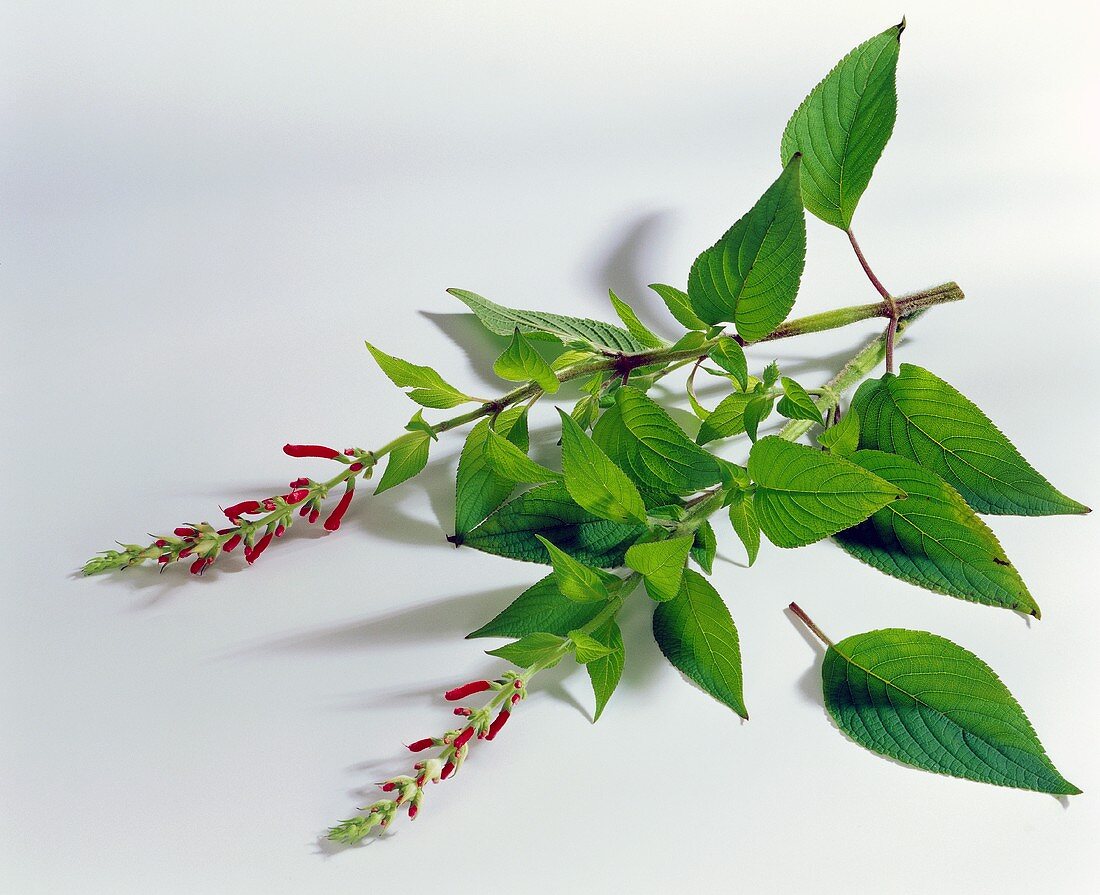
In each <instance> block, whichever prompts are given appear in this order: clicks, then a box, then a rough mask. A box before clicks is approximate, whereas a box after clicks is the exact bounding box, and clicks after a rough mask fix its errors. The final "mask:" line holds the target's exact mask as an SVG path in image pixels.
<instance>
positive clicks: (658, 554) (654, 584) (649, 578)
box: [626, 535, 695, 603]
mask: <svg viewBox="0 0 1100 895" xmlns="http://www.w3.org/2000/svg"><path fill="white" fill-rule="evenodd" d="M694 540H695V538H694V537H693V536H691V535H688V536H687V537H682V538H671V539H669V540H667V541H649V542H647V543H644V544H635V545H634V546H633V547H631V548H630V549H629V550H627V551H626V564H627V566H628V567H630V568H631V569H633V570H634V571H635V572H641V573H642V577H643V579H644V580H645V589H646V592H647V593H648V594H649V595H650V596H651V597H652V598H653V599H654V600H656V601H657V602H658V603H661V602H664V601H665V600H671V599H673V598H674V597H675V596H676V595H677V594H678V593H679V592H680V584H681V583H682V582H683V580H684V566H685V564H686V563H687V558H688V553H689V552H690V551H691V545H692V543H693V542H694Z"/></svg>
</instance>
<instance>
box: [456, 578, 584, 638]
mask: <svg viewBox="0 0 1100 895" xmlns="http://www.w3.org/2000/svg"><path fill="white" fill-rule="evenodd" d="M601 609H602V607H601V606H600V605H599V604H598V603H578V602H577V601H576V600H570V599H569V598H568V597H566V596H564V595H563V594H562V592H561V591H560V590H559V589H558V580H557V578H556V577H555V576H554V574H553V573H551V574H549V575H547V576H546V577H545V578H542V579H540V580H538V581H536V582H535V583H534V584H532V585H531V586H530V587H529V588H527V590H525V591H524V592H523V593H521V594H520V595H519V596H518V597H516V599H515V600H513V601H512V603H511V604H510V605H509V606H507V607H505V608H504V609H503V610H502V611H501V612H500V613H498V614H497V615H496V616H495V617H494V618H493V619H492V620H491V621H488V622H486V623H485V624H484V625H482V626H481V627H480V628H478V629H477V630H476V631H473V632H471V633H469V634H467V635H466V639H467V640H470V639H473V638H475V637H522V636H524V635H525V634H534V633H536V632H538V631H544V632H546V633H549V634H557V635H558V636H559V637H564V636H565V635H566V634H568V633H569V632H570V631H573V630H576V629H577V628H582V627H584V626H585V625H586V624H588V622H590V621H592V619H594V618H595V617H596V615H597V613H599V612H600V611H601Z"/></svg>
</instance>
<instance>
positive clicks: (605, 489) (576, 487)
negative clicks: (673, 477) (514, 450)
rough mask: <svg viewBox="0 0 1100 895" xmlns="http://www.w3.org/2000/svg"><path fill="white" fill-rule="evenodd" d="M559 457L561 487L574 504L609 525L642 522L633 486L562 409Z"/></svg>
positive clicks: (639, 498) (642, 513) (642, 511)
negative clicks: (561, 474)
mask: <svg viewBox="0 0 1100 895" xmlns="http://www.w3.org/2000/svg"><path fill="white" fill-rule="evenodd" d="M558 413H559V414H560V415H561V457H562V469H563V470H564V473H565V487H566V490H567V491H568V492H569V496H570V497H572V498H573V499H574V500H575V501H576V502H577V503H578V504H580V505H581V506H582V507H584V508H585V509H586V510H588V511H589V512H590V513H594V514H595V515H597V516H600V517H602V518H604V519H610V520H612V521H613V522H623V523H630V522H645V521H646V512H645V503H643V502H642V495H641V494H639V493H638V489H637V488H636V487H635V486H634V483H633V482H632V481H631V480H630V479H629V478H627V475H626V473H624V472H623V471H622V470H621V469H619V467H618V466H616V465H615V464H614V463H612V462H611V460H610V459H609V458H608V456H607V454H605V453H604V452H603V451H602V450H601V449H600V448H599V446H598V445H597V444H596V443H595V442H594V441H593V440H592V439H591V438H589V437H588V436H587V435H586V434H585V432H584V430H583V429H581V427H580V426H579V425H577V424H576V423H575V422H573V420H572V419H571V418H570V417H569V414H567V413H565V411H563V410H560V409H559V410H558Z"/></svg>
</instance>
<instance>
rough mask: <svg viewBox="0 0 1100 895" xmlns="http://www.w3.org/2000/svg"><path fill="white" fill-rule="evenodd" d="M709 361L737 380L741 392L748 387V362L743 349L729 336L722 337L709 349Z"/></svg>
mask: <svg viewBox="0 0 1100 895" xmlns="http://www.w3.org/2000/svg"><path fill="white" fill-rule="evenodd" d="M710 359H711V360H712V361H714V362H715V363H716V364H718V366H720V367H721V368H722V369H723V370H725V371H726V372H727V373H729V374H730V375H731V376H733V378H734V379H736V380H737V384H738V385H739V386H741V391H746V390H747V389H748V387H749V362H748V361H747V360H746V359H745V351H744V349H743V348H742V347H741V346H740V345H738V344H737V342H736V341H734V339H733V338H732V337H731V336H722V338H720V339H719V340H718V344H717V345H715V346H714V348H712V349H711V352H710Z"/></svg>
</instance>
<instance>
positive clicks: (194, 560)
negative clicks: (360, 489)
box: [83, 444, 375, 575]
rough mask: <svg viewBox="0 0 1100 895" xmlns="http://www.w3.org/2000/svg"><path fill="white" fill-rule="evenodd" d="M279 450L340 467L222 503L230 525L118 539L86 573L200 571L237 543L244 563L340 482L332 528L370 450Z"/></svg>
mask: <svg viewBox="0 0 1100 895" xmlns="http://www.w3.org/2000/svg"><path fill="white" fill-rule="evenodd" d="M283 452H284V453H285V454H287V455H288V456H291V457H295V458H299V459H302V458H316V459H322V460H334V461H336V462H338V463H340V464H341V465H342V467H343V468H342V469H341V470H340V472H339V473H337V474H336V475H335V476H333V477H332V478H331V479H329V480H327V481H316V480H314V479H311V478H308V477H304V476H303V477H301V478H297V479H295V480H294V481H293V482H291V483H290V485H289V488H290V490H289V491H287V492H286V493H285V494H278V495H275V496H273V497H267V498H264V499H262V500H243V501H241V502H239V503H235V504H233V505H232V506H229V507H226V508H225V509H223V510H222V512H223V513H224V514H225V517H226V520H227V521H228V523H229V524H228V526H225V527H222V528H218V527H215V526H214V525H211V524H210V523H209V522H188V523H185V524H184V525H181V526H178V527H177V528H176V529H174V530H173V532H172V534H171V535H150V537H153V538H154V540H153V542H152V543H150V544H120V545H119V546H120V547H121V548H122V549H121V550H105V551H103V552H102V553H101V554H100V555H98V556H96V557H94V558H93V559H91V560H89V561H88V562H87V563H86V564H85V565H84V569H83V572H84V574H85V575H93V574H95V573H96V572H104V571H107V570H109V569H127V568H129V567H130V566H135V565H140V564H142V563H145V562H156V563H159V564H160V565H161V567H162V568H163V567H165V566H167V565H169V564H170V563H174V562H184V561H190V570H191V573H192V574H194V575H201V574H202V573H203V572H205V571H206V570H207V569H208V568H209V567H210V566H211V565H212V564H213V563H214V561H215V560H216V559H217V558H218V557H219V556H221V555H222V554H227V553H232V552H233V551H234V550H236V549H237V548H238V547H241V546H243V548H244V549H243V551H242V552H243V554H244V559H245V562H247V563H248V564H249V565H251V564H252V563H254V562H255V561H256V560H257V559H259V558H260V556H261V554H263V552H264V551H265V550H267V548H268V547H269V546H270V545H271V542H272V541H273V540H275V539H276V538H281V537H282V536H283V535H284V534H285V533H286V531H287V529H288V528H290V526H291V524H292V523H293V522H294V518H295V514H297V516H298V517H300V518H303V519H305V520H306V521H307V522H309V523H311V524H312V523H315V522H317V521H318V519H320V517H321V508H322V505H323V504H324V502H325V500H326V499H327V498H328V497H329V494H330V492H331V491H332V490H333V489H334V488H336V487H338V486H340V485H343V486H344V490H343V493H342V494H341V495H340V499H339V500H338V501H337V503H336V506H335V507H334V508H333V509H332V511H331V512H330V513H329V514H328V515H327V516H326V517H325V520H324V523H323V525H324V527H325V529H326V530H327V531H336V530H337V529H338V528H339V527H340V522H341V520H342V519H343V518H344V514H345V513H346V512H347V510H348V507H349V506H350V505H351V500H352V497H353V496H354V494H355V482H356V480H357V479H358V478H359V477H360V476H362V477H363V478H370V475H371V473H372V471H373V469H374V464H375V457H374V455H373V454H372V453H371V452H370V451H364V450H361V449H360V448H348V449H347V450H345V451H342V452H341V451H338V450H336V449H335V448H331V447H326V446H325V445H320V444H287V445H284V447H283ZM248 517H251V518H248Z"/></svg>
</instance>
